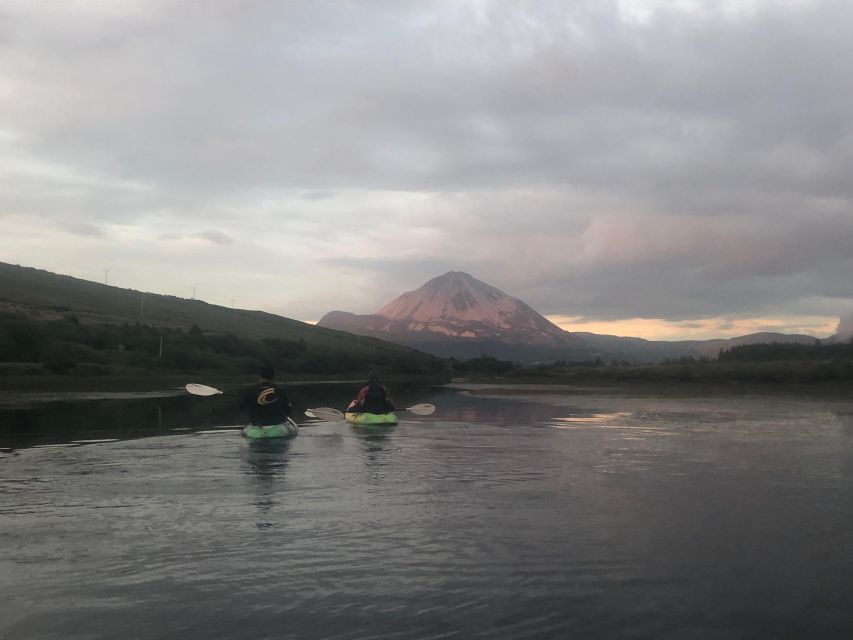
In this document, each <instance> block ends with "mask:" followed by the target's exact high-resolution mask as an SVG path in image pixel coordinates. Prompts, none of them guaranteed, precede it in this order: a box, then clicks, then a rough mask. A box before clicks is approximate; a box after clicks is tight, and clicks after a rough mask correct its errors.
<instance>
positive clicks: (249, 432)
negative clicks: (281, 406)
mask: <svg viewBox="0 0 853 640" xmlns="http://www.w3.org/2000/svg"><path fill="white" fill-rule="evenodd" d="M241 433H242V435H243V436H245V437H246V438H251V439H253V440H259V439H261V438H292V437H294V436H295V435H297V434H298V433H299V428H298V427H297V426H296V423H295V422H294V421H293V420H291V419H290V418H288V419H287V421H286V422H282V423H281V424H271V425H268V426H266V427H258V426H256V425H254V424H250V425H249V426H248V427H245V428H244V429H243V431H242V432H241Z"/></svg>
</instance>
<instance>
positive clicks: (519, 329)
mask: <svg viewBox="0 0 853 640" xmlns="http://www.w3.org/2000/svg"><path fill="white" fill-rule="evenodd" d="M317 324H318V326H323V327H327V328H331V329H338V330H340V331H347V332H350V333H354V334H358V335H363V336H373V337H381V338H382V339H384V340H388V341H391V342H396V343H398V344H405V345H408V346H412V347H415V348H418V349H421V350H423V351H426V352H428V353H432V354H435V355H440V356H444V357H447V356H454V357H458V358H469V357H475V356H478V355H481V354H485V355H489V356H492V357H496V358H502V359H509V360H515V361H518V362H523V363H530V362H540V361H541V362H546V361H554V360H560V359H564V360H574V361H578V360H591V359H601V360H607V361H609V360H619V361H622V360H627V361H631V362H660V361H663V360H667V359H677V358H682V357H693V358H716V357H717V356H718V355H719V352H720V350H721V349H729V348H731V347H733V346H737V345H741V344H755V343H760V342H779V343H792V342H793V343H811V342H814V340H815V338H814V337H812V336H806V335H790V334H782V333H755V334H750V335H746V336H739V337H737V338H729V339H716V340H683V341H662V340H658V341H655V340H645V339H643V338H632V337H620V336H608V335H600V334H594V333H584V332H568V331H565V330H563V329H561V328H560V327H558V326H557V325H555V324H554V323H552V322H550V321H549V320H548V319H547V318H545V317H544V316H542V315H540V314H539V313H538V312H537V311H535V310H534V309H533V308H532V307H530V306H529V305H528V304H526V303H524V302H523V301H521V300H519V299H518V298H514V297H512V296H510V295H507V294H506V293H504V292H503V291H501V290H500V289H497V288H496V287H493V286H491V285H489V284H486V283H485V282H482V281H480V280H478V279H476V278H474V277H473V276H471V275H470V274H467V273H465V272H462V271H448V272H447V273H445V274H443V275H441V276H438V277H436V278H433V279H431V280H429V281H428V282H427V283H425V284H424V285H422V286H421V287H419V288H418V289H415V290H414V291H408V292H406V293H403V294H402V295H400V296H398V297H397V298H395V299H394V300H392V301H391V302H389V303H388V304H386V305H385V306H384V307H382V308H381V309H379V310H378V311H377V312H376V313H373V314H368V315H356V314H353V313H348V312H345V311H330V312H329V313H327V314H326V315H324V316H323V317H322V318H321V319H320V321H319V322H318V323H317Z"/></svg>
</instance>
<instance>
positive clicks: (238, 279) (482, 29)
mask: <svg viewBox="0 0 853 640" xmlns="http://www.w3.org/2000/svg"><path fill="white" fill-rule="evenodd" d="M851 42H853V3H851V2H848V1H847V0H808V1H805V0H803V1H798V0H767V1H761V0H743V1H735V0H722V1H715V2H698V1H691V0H666V1H664V0H577V1H570V0H566V1H564V2H557V1H552V2H545V1H542V2H536V1H529V2H510V1H506V2H505V1H501V0H495V1H484V0H471V1H461V0H447V1H442V0H432V1H430V2H419V1H411V2H408V1H406V0H369V1H364V2H356V1H350V2H344V1H339V2H334V1H323V0H314V1H306V2H299V1H292V2H286V3H284V2H268V1H266V0H264V1H253V0H239V1H238V0H234V1H230V2H229V1H224V0H213V1H211V2H201V1H192V0H174V1H172V2H159V1H155V0H145V1H143V0H122V1H120V2H119V1H108V0H99V1H91V0H90V1H84V0H62V1H60V0H55V1H45V0H42V1H39V0H0V224H2V234H0V261H3V262H10V263H15V264H22V265H26V266H33V267H38V268H42V269H47V270H50V271H55V272H59V273H64V274H69V275H73V276H77V277H81V278H85V279H88V280H96V281H107V282H108V283H109V284H113V285H116V286H121V287H128V288H132V289H139V290H144V291H151V292H156V293H165V294H170V295H177V296H181V297H192V296H193V295H195V296H196V297H198V298H200V299H203V300H207V301H208V302H211V303H215V304H222V305H226V306H236V307H241V308H253V309H264V310H267V311H270V312H273V313H278V314H281V315H285V316H288V317H291V318H296V319H299V320H305V321H316V320H318V319H319V318H320V317H321V316H322V315H323V314H324V313H326V312H327V311H330V310H333V309H340V310H345V311H351V312H354V313H372V312H374V311H376V310H378V309H379V308H381V307H382V306H384V305H385V304H386V303H388V302H389V301H390V300H392V299H393V298H395V297H396V296H398V295H399V294H401V293H402V292H404V291H410V290H413V289H416V288H417V287H419V286H420V285H422V284H423V283H424V282H426V281H427V280H429V279H430V278H433V277H435V276H438V275H441V274H443V273H445V272H447V271H450V270H461V271H466V272H468V273H470V274H471V275H473V276H474V277H476V278H479V279H480V280H483V281H485V282H487V283H489V284H491V285H493V286H495V287H498V288H499V289H501V290H503V291H505V292H506V293H508V294H510V295H513V296H516V297H518V298H520V299H522V300H524V301H525V302H527V303H528V304H530V305H531V306H533V307H534V308H535V309H536V310H538V311H539V312H540V313H542V314H544V315H546V316H547V317H549V318H550V319H552V320H553V321H555V322H557V323H558V324H560V326H562V327H564V328H566V329H569V330H579V331H593V332H596V333H608V334H613V335H625V336H637V337H645V338H652V339H667V340H670V339H671V340H675V339H687V338H690V339H693V338H717V337H730V336H735V335H742V334H745V333H751V332H754V331H762V330H774V331H782V332H785V333H806V334H810V335H815V336H818V337H824V336H828V335H830V334H831V333H833V332H834V330H835V328H836V326H837V324H838V320H839V317H840V316H847V315H849V314H851V313H853V277H851V274H853V180H851V179H850V175H849V174H850V167H851V166H853V83H851V82H850V78H851V77H853V56H851V55H850V43H851Z"/></svg>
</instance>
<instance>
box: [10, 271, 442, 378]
mask: <svg viewBox="0 0 853 640" xmlns="http://www.w3.org/2000/svg"><path fill="white" fill-rule="evenodd" d="M164 345H165V346H164ZM51 358H53V359H54V360H58V361H64V363H65V365H67V364H68V363H69V362H73V364H74V365H75V366H76V365H77V364H91V365H98V366H99V367H100V368H101V369H104V368H107V369H108V368H110V367H116V366H122V367H131V368H138V369H143V370H144V369H167V370H187V369H215V370H223V371H240V372H248V371H254V370H255V369H256V368H257V365H258V364H259V363H260V361H262V360H273V361H274V364H275V365H276V367H277V368H278V369H280V370H282V371H293V372H299V371H304V372H309V373H346V372H350V371H352V372H361V373H364V372H365V370H366V369H367V368H369V367H376V368H379V369H380V370H383V371H387V372H398V373H434V372H436V371H441V370H442V369H443V367H444V364H443V363H442V362H441V361H439V360H437V359H436V358H434V357H432V356H429V355H427V354H424V353H420V352H417V351H415V350H413V349H410V348H406V347H403V346H399V345H395V344H390V343H387V342H383V341H381V340H376V339H370V338H360V337H356V336H352V335H350V334H347V333H343V332H339V331H335V330H332V329H326V328H323V327H316V326H313V325H310V324H307V323H304V322H299V321H298V320H292V319H290V318H284V317H281V316H277V315H274V314H270V313H266V312H263V311H251V310H245V309H231V308H227V307H222V306H219V305H214V304H208V303H206V302H204V301H202V300H188V299H184V298H178V297H175V296H165V295H160V294H154V293H147V292H142V291H136V290H132V289H123V288H119V287H114V286H109V285H105V284H100V283H96V282H90V281H86V280H81V279H78V278H73V277H70V276H64V275H58V274H55V273H50V272H48V271H43V270H39V269H33V268H29V267H21V266H17V265H11V264H6V263H0V362H6V363H9V362H17V363H27V362H30V363H42V364H47V365H49V364H50V362H48V361H49V360H50V359H51ZM57 368H58V369H62V368H66V369H68V368H73V367H67V366H65V367H63V366H62V365H60V366H58V367H57ZM90 369H91V367H90ZM93 370H94V371H98V370H99V369H98V368H97V367H95V368H94V369H93Z"/></svg>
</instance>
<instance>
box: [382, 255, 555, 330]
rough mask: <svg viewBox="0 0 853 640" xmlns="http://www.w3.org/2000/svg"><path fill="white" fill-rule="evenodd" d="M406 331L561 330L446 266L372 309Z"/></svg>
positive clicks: (492, 289) (468, 275)
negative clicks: (443, 271)
mask: <svg viewBox="0 0 853 640" xmlns="http://www.w3.org/2000/svg"><path fill="white" fill-rule="evenodd" d="M376 315H377V316H382V317H384V318H387V319H388V320H390V321H393V322H395V323H400V322H404V323H406V330H407V331H416V332H426V333H430V332H431V333H438V334H442V335H447V336H458V337H483V336H492V337H504V338H506V337H508V336H509V335H513V336H515V338H517V339H525V340H541V339H543V338H545V337H546V336H547V337H548V338H549V339H551V338H553V337H554V336H559V337H560V338H561V339H562V338H563V336H564V335H565V334H564V332H563V330H562V329H560V328H559V327H557V326H556V325H554V324H552V323H551V322H549V321H548V320H546V319H545V318H544V317H542V316H541V315H539V314H538V313H537V312H536V311H534V310H533V309H531V308H530V307H529V306H528V305H526V304H525V303H524V302H522V301H521V300H519V299H518V298H513V297H512V296H509V295H507V294H505V293H504V292H503V291H501V290H500V289H497V288H496V287H493V286H491V285H489V284H486V283H485V282H483V281H481V280H478V279H477V278H475V277H474V276H472V275H470V274H468V273H465V272H464V271H448V272H447V273H445V274H443V275H441V276H438V277H436V278H433V279H432V280H430V281H429V282H427V283H426V284H424V285H423V286H421V287H420V288H418V289H415V290H414V291H408V292H406V293H404V294H403V295H401V296H400V297H398V298H397V299H396V300H394V301H392V302H390V303H389V304H387V305H385V306H384V307H382V308H381V309H380V310H379V311H377V312H376Z"/></svg>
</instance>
